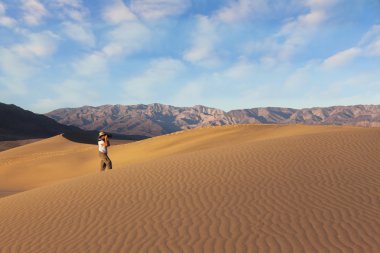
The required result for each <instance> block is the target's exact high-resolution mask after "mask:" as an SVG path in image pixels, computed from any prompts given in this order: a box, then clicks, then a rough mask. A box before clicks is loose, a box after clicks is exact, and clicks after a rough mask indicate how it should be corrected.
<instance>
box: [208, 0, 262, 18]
mask: <svg viewBox="0 0 380 253" xmlns="http://www.w3.org/2000/svg"><path fill="white" fill-rule="evenodd" d="M267 11H268V5H267V1H265V0H237V1H230V3H229V4H228V5H227V6H226V7H224V8H222V9H221V10H219V11H218V12H217V13H216V15H215V17H214V18H216V19H218V20H220V21H223V22H226V23H231V22H236V21H241V20H244V19H247V18H254V17H255V16H256V15H261V13H264V12H267Z"/></svg>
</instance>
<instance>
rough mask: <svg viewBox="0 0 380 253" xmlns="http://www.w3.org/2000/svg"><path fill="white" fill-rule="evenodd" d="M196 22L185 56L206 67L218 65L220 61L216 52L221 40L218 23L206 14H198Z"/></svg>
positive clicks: (186, 58) (187, 59) (190, 60)
mask: <svg viewBox="0 0 380 253" xmlns="http://www.w3.org/2000/svg"><path fill="white" fill-rule="evenodd" d="M196 22H197V25H196V28H195V31H194V32H193V34H192V38H191V39H192V42H191V47H190V48H189V49H188V50H186V51H185V52H184V54H183V58H184V59H185V60H186V61H189V62H192V63H195V64H199V65H202V66H205V67H212V66H216V65H218V63H219V61H220V60H219V59H218V55H217V53H216V52H215V49H216V44H217V43H218V40H219V36H218V33H217V31H216V26H217V24H215V23H213V21H212V20H211V19H210V18H208V17H205V16H198V17H197V20H196Z"/></svg>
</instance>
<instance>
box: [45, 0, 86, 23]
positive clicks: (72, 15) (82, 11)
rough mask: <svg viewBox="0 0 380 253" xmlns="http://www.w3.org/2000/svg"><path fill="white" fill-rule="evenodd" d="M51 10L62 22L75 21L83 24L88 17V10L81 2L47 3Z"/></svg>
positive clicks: (57, 0)
mask: <svg viewBox="0 0 380 253" xmlns="http://www.w3.org/2000/svg"><path fill="white" fill-rule="evenodd" d="M46 4H47V6H48V7H49V10H50V11H51V12H52V13H51V16H52V15H54V16H55V17H58V18H60V19H62V20H65V21H68V20H73V21H76V22H83V21H84V20H85V18H86V16H87V15H88V10H87V9H86V8H85V7H84V6H83V5H82V1H80V0H51V1H49V2H46Z"/></svg>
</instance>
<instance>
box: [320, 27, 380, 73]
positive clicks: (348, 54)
mask: <svg viewBox="0 0 380 253" xmlns="http://www.w3.org/2000/svg"><path fill="white" fill-rule="evenodd" d="M377 56H380V25H374V26H372V27H371V28H370V29H369V31H368V32H366V33H365V34H364V35H363V36H362V38H361V40H360V41H359V42H358V44H357V46H355V47H352V48H349V49H344V50H342V51H340V52H338V53H336V54H334V55H332V56H330V57H328V58H327V59H325V60H324V61H323V63H322V67H323V68H325V69H334V68H337V67H340V66H343V65H346V64H349V63H350V62H352V61H354V60H355V59H357V58H359V57H377Z"/></svg>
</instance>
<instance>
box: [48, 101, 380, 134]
mask: <svg viewBox="0 0 380 253" xmlns="http://www.w3.org/2000/svg"><path fill="white" fill-rule="evenodd" d="M46 115H47V116H49V117H51V118H53V119H55V120H56V121H58V122H59V123H61V124H65V125H74V126H77V127H80V128H82V129H86V130H94V129H96V130H100V129H106V130H107V131H111V132H115V133H120V134H129V135H145V136H157V135H162V134H167V133H172V132H176V131H180V130H184V129H191V128H196V127H203V126H217V125H230V124H247V123H257V124H311V125H314V124H319V125H332V124H334V125H354V126H380V106H377V105H356V106H334V107H327V108H319V107H318V108H309V109H300V110H298V109H291V108H277V107H266V108H253V109H244V110H233V111H229V112H224V111H222V110H219V109H215V108H209V107H205V106H201V105H197V106H194V107H174V106H170V105H163V104H150V105H104V106H99V107H91V106H84V107H80V108H65V109H58V110H55V111H52V112H50V113H48V114H46Z"/></svg>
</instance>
